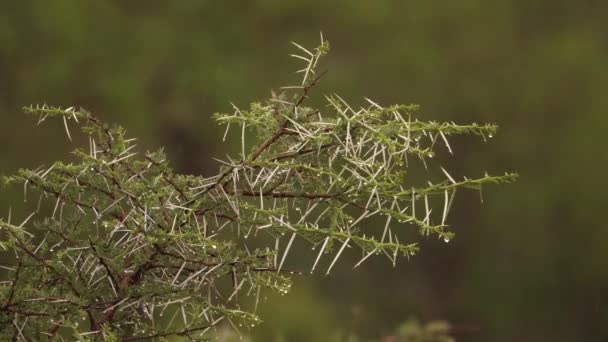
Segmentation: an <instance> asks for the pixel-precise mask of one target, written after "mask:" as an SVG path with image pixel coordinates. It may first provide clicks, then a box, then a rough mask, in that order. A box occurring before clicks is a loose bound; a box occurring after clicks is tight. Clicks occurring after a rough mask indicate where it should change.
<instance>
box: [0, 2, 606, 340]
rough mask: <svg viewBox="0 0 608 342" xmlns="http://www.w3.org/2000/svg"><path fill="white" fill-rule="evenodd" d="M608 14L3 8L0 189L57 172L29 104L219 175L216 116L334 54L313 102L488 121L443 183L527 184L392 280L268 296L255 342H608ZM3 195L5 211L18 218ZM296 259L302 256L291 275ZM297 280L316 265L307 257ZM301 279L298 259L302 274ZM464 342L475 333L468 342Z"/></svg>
mask: <svg viewBox="0 0 608 342" xmlns="http://www.w3.org/2000/svg"><path fill="white" fill-rule="evenodd" d="M607 22H608V5H607V3H606V2H603V1H592V0H587V1H584V0H583V1H555V0H553V1H550V0H545V1H543V0H512V1H494V2H488V1H481V0H460V1H429V0H426V1H381V0H376V1H352V0H335V1H317V0H308V1H284V0H258V1H227V0H224V1H203V0H174V1H150V0H147V1H135V0H130V1H117V0H116V1H82V0H58V1H34V0H20V1H6V0H5V1H0V116H1V119H2V120H1V122H0V145H1V146H2V149H1V152H0V173H2V174H7V173H11V172H13V171H14V170H16V169H17V168H19V167H36V166H38V165H39V164H42V163H49V162H51V161H52V160H54V159H56V158H66V152H67V151H69V150H71V149H72V148H73V147H74V146H73V145H70V144H68V142H67V141H66V138H65V135H64V132H63V129H62V127H61V123H53V124H52V125H51V127H49V126H48V125H47V126H46V127H42V128H41V127H35V126H34V125H33V123H32V121H31V120H29V119H27V118H25V117H24V116H23V115H20V107H21V106H23V105H27V104H35V103H44V102H46V103H48V104H53V105H63V106H70V105H76V106H83V107H85V108H87V109H89V110H91V111H93V112H94V113H95V114H96V115H98V116H99V117H101V118H103V119H104V120H106V121H114V122H118V123H120V124H122V125H124V126H125V127H127V128H128V130H129V132H130V133H131V135H133V136H138V137H140V138H141V142H140V145H142V146H143V147H144V148H150V149H151V148H156V147H158V146H163V145H165V146H167V149H168V151H169V156H170V158H171V159H172V161H173V162H174V166H175V168H176V169H177V170H180V171H182V172H188V173H197V174H205V175H210V174H213V172H214V171H215V170H216V167H217V165H216V164H215V163H212V162H210V160H211V157H212V156H215V157H220V158H221V157H224V156H225V154H226V153H233V154H234V153H235V152H236V151H237V150H238V146H236V145H237V144H235V143H230V142H228V143H227V144H223V145H222V144H220V141H221V135H222V134H223V130H222V129H220V128H218V126H216V125H215V123H214V122H212V120H211V118H210V116H211V114H212V113H214V112H217V111H229V110H230V104H229V103H230V102H231V101H232V102H234V103H235V104H237V105H239V106H242V107H244V106H247V104H248V103H249V102H251V101H254V100H258V99H263V98H265V97H266V96H268V95H269V90H270V89H271V88H274V89H276V88H278V87H280V86H283V85H289V84H291V83H293V82H294V81H295V80H296V79H297V76H296V75H295V74H294V73H293V71H294V70H295V69H296V68H297V67H298V66H300V65H299V64H298V63H297V62H296V61H295V60H293V59H291V58H289V57H287V55H288V54H289V53H292V52H293V50H292V47H291V46H290V44H289V41H297V42H300V43H302V44H303V45H305V46H314V45H315V44H317V42H318V35H319V31H321V30H322V31H323V32H324V34H325V37H326V38H328V40H329V41H330V42H331V44H332V52H331V53H330V55H329V57H328V58H327V60H326V65H327V68H328V69H329V73H328V75H327V76H326V77H325V78H324V81H323V82H324V83H323V85H322V86H321V87H320V91H323V90H327V91H337V92H338V93H340V94H341V95H342V96H343V97H345V98H347V99H350V100H352V101H354V103H361V102H360V100H361V98H362V97H363V96H366V97H370V98H373V99H374V100H376V101H377V102H379V103H383V104H393V103H398V102H399V103H410V102H414V103H419V104H421V105H422V107H423V114H422V115H421V119H424V120H450V121H451V120H453V121H457V122H469V121H477V122H495V123H498V124H499V125H500V126H501V130H500V132H499V133H500V134H499V135H498V136H497V137H496V138H495V139H492V140H491V141H489V142H487V143H483V142H479V141H477V140H476V139H475V138H462V139H460V138H459V139H457V140H456V141H455V143H454V145H453V147H454V148H455V152H456V157H448V156H446V157H445V158H446V160H445V163H446V164H447V165H449V167H450V170H452V173H453V174H455V175H458V176H462V175H471V176H476V175H481V172H483V170H487V171H488V172H490V173H492V172H493V173H502V172H503V171H516V172H519V173H520V175H521V177H520V179H519V181H518V182H517V183H516V184H514V185H507V186H500V187H488V188H486V190H485V192H484V198H485V204H484V205H483V206H482V205H481V204H480V203H479V198H478V195H477V194H476V193H474V192H473V193H466V194H465V193H461V194H460V196H459V197H457V201H456V203H455V206H456V207H455V210H454V216H453V217H452V218H451V224H452V227H453V228H454V230H455V232H456V234H457V235H456V238H455V239H454V240H453V241H452V242H450V243H449V244H445V243H443V242H442V241H438V240H435V239H429V240H424V239H423V241H422V250H421V252H420V253H419V254H417V256H416V257H415V258H413V259H412V260H410V261H409V262H403V263H401V265H398V267H397V268H396V269H393V268H392V266H391V265H389V264H388V263H386V262H385V261H384V260H375V261H371V262H369V263H367V264H364V266H362V267H361V268H359V269H357V271H356V272H352V271H351V268H352V265H353V261H354V259H353V260H346V259H343V260H341V263H340V265H339V266H336V268H335V273H333V274H332V275H331V276H329V277H323V276H321V275H315V276H313V277H303V278H301V279H297V280H296V284H295V285H296V286H295V289H294V290H293V292H292V293H290V294H289V295H287V296H285V297H280V296H279V297H278V298H275V297H272V296H271V297H269V298H268V300H267V301H265V302H264V303H263V305H262V307H261V313H262V315H263V318H264V320H265V321H266V322H265V324H263V325H262V326H261V327H259V328H256V330H254V331H252V332H251V333H252V335H254V337H255V338H256V341H324V340H327V339H328V338H329V336H332V335H336V334H338V333H340V332H342V333H343V334H346V335H349V334H356V335H359V336H362V337H364V338H374V337H378V336H381V335H383V334H385V333H388V332H390V331H393V330H394V328H395V327H396V326H397V325H398V324H399V323H401V322H403V321H404V320H405V319H406V318H407V317H409V316H417V317H419V318H420V319H423V320H432V319H446V320H449V321H450V322H452V323H453V324H454V326H455V328H456V329H457V330H460V331H461V334H459V335H458V336H457V340H458V341H606V340H608V229H607V227H606V221H605V218H604V213H605V210H606V205H608V196H607V195H606V192H607V190H608V184H607V175H606V174H607V173H606V167H607V166H608V152H607V151H606V147H607V145H606V141H605V140H604V138H605V136H606V132H608V113H607V111H606V109H608V96H607V95H606V90H607V87H608V26H606V23H607ZM21 198H22V197H21V195H20V194H19V192H18V190H14V192H13V190H3V191H2V193H0V210H2V213H4V211H5V210H8V207H9V206H10V205H11V203H13V205H14V203H15V202H17V203H19V201H21ZM297 257H298V256H296V258H297ZM300 257H301V258H302V260H303V261H301V263H302V264H308V263H309V261H312V260H309V259H310V258H311V256H310V255H308V254H306V253H304V254H303V255H302V256H300ZM298 263H300V261H298ZM467 332H469V333H467Z"/></svg>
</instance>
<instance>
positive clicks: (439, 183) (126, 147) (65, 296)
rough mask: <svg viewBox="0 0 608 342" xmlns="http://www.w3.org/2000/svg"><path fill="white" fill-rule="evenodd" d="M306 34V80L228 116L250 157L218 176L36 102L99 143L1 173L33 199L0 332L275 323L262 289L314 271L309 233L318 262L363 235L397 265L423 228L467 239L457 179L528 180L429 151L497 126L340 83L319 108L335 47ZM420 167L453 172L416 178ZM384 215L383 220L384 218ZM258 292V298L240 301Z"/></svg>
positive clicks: (179, 330) (80, 113)
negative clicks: (304, 266) (266, 317)
mask: <svg viewBox="0 0 608 342" xmlns="http://www.w3.org/2000/svg"><path fill="white" fill-rule="evenodd" d="M294 45H295V46H296V48H297V54H293V55H292V56H293V57H295V58H297V59H298V60H301V61H302V62H303V68H302V69H301V70H300V71H299V72H300V73H301V74H302V79H301V82H300V83H298V84H296V85H292V86H287V87H283V88H281V91H280V92H278V93H274V92H273V93H272V96H271V98H270V99H268V100H266V101H264V102H256V103H253V104H251V106H250V109H249V110H245V109H239V108H238V107H236V106H234V112H233V113H229V114H216V115H215V119H216V120H217V121H218V122H219V123H220V124H224V125H226V131H227V132H228V129H229V128H230V127H237V128H238V129H239V130H240V133H241V155H240V156H239V157H238V158H229V159H228V160H224V161H221V163H222V164H223V166H222V167H221V169H220V171H219V173H218V174H217V175H215V176H212V177H203V176H194V175H185V174H180V173H176V172H174V171H173V170H172V169H171V168H170V166H169V163H168V161H167V157H166V156H165V154H164V153H163V151H157V152H147V153H144V154H143V155H140V154H139V153H138V151H137V144H136V140H135V139H132V138H129V137H127V135H126V131H125V129H124V128H122V127H120V126H116V125H108V124H105V123H104V122H102V121H100V120H99V119H98V118H97V117H95V116H93V115H92V114H91V113H89V112H87V111H86V110H84V109H76V108H73V107H70V108H59V107H49V106H47V105H42V106H32V107H27V108H25V112H26V113H28V114H30V115H33V116H35V117H36V118H38V123H42V122H44V121H45V120H47V119H58V120H61V121H62V122H63V125H64V128H65V132H66V135H67V137H68V138H69V140H72V139H76V136H75V135H74V134H73V133H72V131H71V128H70V127H73V126H74V125H80V126H81V130H82V132H83V133H84V135H85V137H86V138H87V139H88V146H87V147H86V149H84V148H83V149H77V150H75V151H74V153H73V154H74V157H75V158H76V160H75V161H73V162H61V161H58V162H55V163H52V164H51V165H50V166H49V165H47V166H45V167H40V168H38V169H34V170H29V169H22V170H19V172H18V173H17V174H16V175H13V176H8V177H4V178H3V179H2V180H3V183H4V184H5V185H12V184H19V185H20V186H22V187H23V189H24V196H25V199H26V201H27V202H28V203H34V208H33V210H34V211H33V212H32V213H31V215H29V216H27V218H26V219H25V220H19V221H18V222H16V220H15V219H14V218H12V217H11V216H12V215H11V214H9V216H8V218H6V219H2V220H0V229H1V232H2V234H3V235H2V240H0V243H1V245H0V246H1V247H2V249H3V250H4V251H5V252H6V254H7V255H10V256H14V259H13V260H12V261H10V262H7V263H4V264H3V266H2V267H3V269H5V270H7V271H8V272H6V273H5V278H4V279H2V283H1V285H2V286H1V287H0V303H2V306H0V315H1V316H0V330H2V331H3V332H4V333H5V334H6V335H7V336H12V337H13V338H14V339H17V340H38V339H41V338H44V337H45V336H46V338H48V339H53V338H59V337H70V338H74V339H78V340H83V341H85V340H91V339H103V340H106V341H119V340H120V341H135V340H146V339H155V338H159V339H163V338H168V337H172V336H185V337H189V338H190V339H192V340H202V339H205V338H208V337H210V336H214V334H216V330H215V328H216V327H218V325H219V324H220V323H222V324H224V323H226V322H227V324H229V325H230V326H232V327H233V328H234V329H236V330H239V329H241V327H243V328H250V327H253V326H255V325H257V324H258V323H259V322H260V321H261V319H260V318H259V317H258V316H257V315H256V314H255V311H256V306H257V303H258V301H259V298H260V294H261V292H262V291H267V290H274V291H277V292H279V293H287V292H288V291H289V289H290V287H291V276H292V275H293V274H299V273H302V272H303V271H302V270H299V269H292V268H291V267H289V258H288V257H289V253H290V250H291V248H292V246H293V242H294V240H295V239H296V238H299V239H300V240H303V241H307V242H309V243H310V244H311V245H312V248H313V249H315V250H316V252H315V253H316V254H317V255H316V257H315V258H314V260H311V269H310V272H314V271H317V270H319V269H321V268H323V269H322V270H321V271H320V272H323V273H325V274H329V273H330V272H331V271H332V269H333V267H334V266H335V265H336V263H337V262H338V261H339V259H340V258H341V256H342V255H343V252H344V251H345V249H346V248H349V247H354V248H357V249H358V250H359V251H360V255H361V256H360V259H359V261H358V262H357V263H356V264H355V267H357V266H359V265H361V264H362V263H363V262H364V261H366V260H368V259H369V258H370V257H372V256H375V255H380V256H384V257H386V258H388V259H389V261H390V262H391V263H392V264H393V265H395V264H396V263H397V260H398V258H399V257H406V258H410V257H412V256H413V255H414V254H415V253H416V252H417V251H418V250H419V246H418V244H417V243H416V242H409V240H412V239H414V238H415V236H420V235H423V236H434V237H436V238H438V239H440V240H441V241H444V242H449V241H450V239H452V238H453V236H454V233H453V232H452V231H450V230H449V226H448V224H447V218H448V214H449V212H450V208H451V206H452V201H453V200H454V197H455V194H456V191H457V190H458V189H463V188H471V189H476V190H481V187H482V185H484V184H487V183H506V182H511V181H513V180H514V179H515V175H514V174H505V175H502V176H490V175H488V174H485V175H483V176H481V177H479V178H467V177H465V178H464V179H457V178H456V177H453V176H451V175H450V173H449V172H448V171H447V170H446V168H444V167H442V166H438V165H436V163H435V162H434V160H431V159H432V158H433V157H434V156H435V150H436V149H439V148H443V149H445V150H446V151H448V152H449V153H452V148H451V146H450V143H449V141H450V139H451V137H452V136H454V135H459V134H472V135H476V136H479V137H481V138H483V139H487V138H491V137H492V136H493V135H494V134H495V133H496V126H494V125H478V124H467V125H458V124H456V123H453V122H445V123H438V122H433V121H430V122H427V121H419V120H418V119H417V118H416V114H417V111H418V106H416V105H394V106H382V105H380V104H378V103H376V102H375V101H372V100H369V99H366V100H367V105H366V106H365V107H361V108H353V107H351V105H349V104H348V103H347V102H346V101H345V100H343V99H342V98H341V97H340V96H339V95H337V94H330V95H327V96H325V100H326V106H325V107H324V108H313V107H309V106H307V103H308V101H309V98H310V97H312V96H314V90H315V89H316V86H317V84H318V83H319V82H320V81H321V78H322V76H323V75H324V72H322V71H320V68H319V65H320V62H319V61H320V59H321V57H322V56H324V55H325V54H326V53H327V52H328V50H329V44H328V43H327V42H326V41H324V40H323V38H322V37H321V44H320V45H319V46H318V47H317V48H315V49H312V50H308V49H306V48H304V47H302V46H300V45H298V44H294ZM317 96H322V95H317ZM248 132H253V133H255V136H256V138H255V141H248V140H247V137H248V136H250V134H248ZM415 164H421V165H423V166H424V168H425V169H426V168H429V169H438V170H440V174H441V175H442V176H441V178H442V179H437V180H436V179H434V178H433V177H432V176H431V174H430V173H429V177H428V179H425V180H421V179H410V176H409V174H408V172H409V170H410V169H411V168H415V166H414V165H415ZM47 209H48V210H47ZM378 220H380V221H381V222H382V225H381V229H375V228H376V227H375V226H376V224H375V223H374V224H371V223H370V222H378ZM412 232H414V233H417V234H412ZM306 272H308V270H306ZM247 296H251V297H253V298H254V301H253V302H254V304H253V305H252V307H251V308H245V305H243V306H241V302H242V300H243V298H244V297H247ZM410 328H411V327H410ZM410 330H411V329H410ZM410 330H408V331H410ZM423 330H424V329H423ZM421 338H422V337H421Z"/></svg>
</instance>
